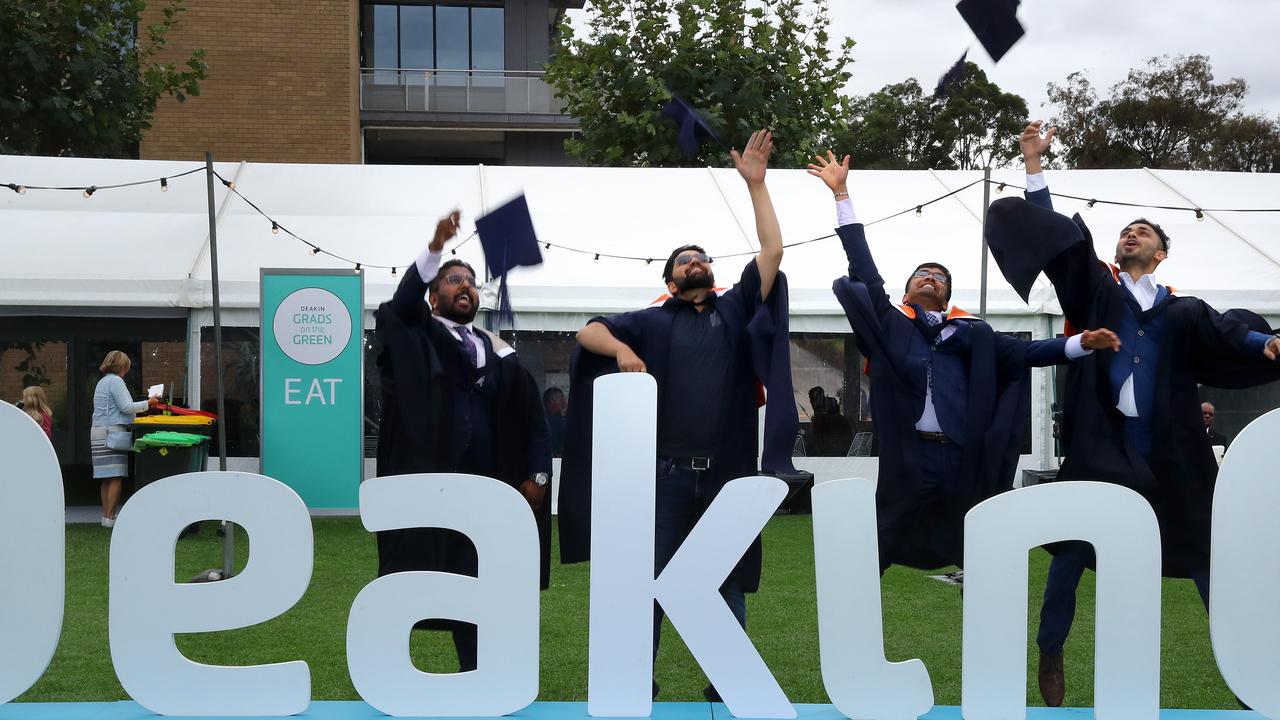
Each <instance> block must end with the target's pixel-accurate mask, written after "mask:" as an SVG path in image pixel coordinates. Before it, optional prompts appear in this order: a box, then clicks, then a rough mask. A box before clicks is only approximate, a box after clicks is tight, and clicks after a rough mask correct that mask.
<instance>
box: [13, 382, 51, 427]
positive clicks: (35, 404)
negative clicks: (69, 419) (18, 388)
mask: <svg viewBox="0 0 1280 720" xmlns="http://www.w3.org/2000/svg"><path fill="white" fill-rule="evenodd" d="M18 407H20V408H22V409H23V411H24V412H26V413H27V414H28V415H30V416H31V419H32V420H35V421H36V424H37V425H39V426H40V429H41V430H43V431H44V434H45V435H46V436H47V437H48V438H49V440H53V410H52V409H51V408H50V407H49V398H48V397H46V396H45V394H44V388H42V387H40V386H39V385H32V386H30V387H25V388H23V389H22V402H21V403H19V405H18Z"/></svg>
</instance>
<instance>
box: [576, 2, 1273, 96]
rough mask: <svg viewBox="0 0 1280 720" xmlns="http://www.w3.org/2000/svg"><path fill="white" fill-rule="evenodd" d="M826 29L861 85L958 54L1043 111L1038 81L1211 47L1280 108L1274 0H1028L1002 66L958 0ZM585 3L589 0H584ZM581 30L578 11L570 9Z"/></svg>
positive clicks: (1115, 71) (1105, 74)
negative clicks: (1018, 36) (843, 45)
mask: <svg viewBox="0 0 1280 720" xmlns="http://www.w3.org/2000/svg"><path fill="white" fill-rule="evenodd" d="M828 2H829V7H830V9H831V19H832V24H833V26H832V28H831V29H830V31H831V35H832V36H833V37H837V36H838V37H845V36H847V37H851V38H853V39H854V40H855V41H857V45H856V46H855V47H854V49H853V58H854V61H855V62H854V64H853V67H852V72H853V79H852V80H851V82H850V83H849V86H848V90H849V92H850V93H853V94H859V95H861V94H866V93H868V92H872V91H875V90H878V89H880V88H881V87H883V86H884V85H887V84H889V83H895V82H900V81H902V80H905V79H906V78H909V77H914V78H916V79H917V80H919V81H920V84H921V85H922V86H923V87H924V88H925V89H926V91H931V90H932V88H933V86H934V85H935V84H937V81H938V77H939V76H941V75H942V73H943V72H945V71H946V70H947V68H949V67H951V65H952V63H954V62H955V61H956V59H958V58H959V57H960V53H962V52H964V51H965V49H966V48H968V47H969V46H970V44H973V48H972V49H971V50H970V51H969V59H970V60H973V61H974V62H976V63H977V64H978V65H979V66H981V67H982V69H983V70H985V71H986V73H987V76H988V77H990V78H991V79H992V80H994V81H995V82H996V83H997V84H998V85H1000V87H1001V88H1003V89H1005V90H1007V91H1011V92H1015V93H1017V94H1019V95H1021V96H1022V97H1024V98H1025V99H1026V100H1027V108H1028V110H1029V111H1030V112H1031V114H1032V115H1033V116H1034V117H1037V118H1039V117H1044V118H1046V119H1047V116H1048V115H1050V113H1051V109H1050V108H1048V107H1047V106H1042V104H1043V103H1046V100H1047V98H1046V96H1045V84H1046V83H1048V82H1050V81H1055V82H1062V81H1063V80H1065V79H1066V77H1067V75H1068V74H1070V73H1072V72H1074V71H1076V70H1087V71H1088V73H1089V78H1090V79H1091V80H1092V81H1093V83H1094V86H1095V87H1096V88H1098V90H1099V92H1100V94H1102V95H1105V94H1106V91H1107V89H1108V88H1110V86H1111V85H1112V84H1113V83H1115V82H1118V81H1120V80H1123V79H1124V77H1125V75H1126V74H1127V73H1128V71H1129V69H1130V68H1132V67H1137V66H1141V65H1144V64H1145V63H1146V58H1149V57H1151V56H1153V55H1166V54H1168V55H1190V54H1193V53H1200V54H1204V55H1208V56H1209V60H1210V62H1211V63H1212V64H1213V70H1214V77H1215V78H1216V79H1217V80H1219V81H1222V80H1226V79H1228V78H1232V77H1242V78H1244V79H1245V80H1246V81H1248V83H1249V94H1248V95H1247V96H1245V109H1246V110H1247V111H1248V112H1262V113H1265V114H1267V115H1269V116H1272V117H1275V116H1277V115H1280V0H1196V1H1194V2H1192V0H1025V1H1024V2H1023V3H1022V5H1021V7H1020V8H1019V10H1018V18H1019V19H1020V20H1021V21H1022V26H1023V27H1024V28H1026V31H1027V33H1026V35H1024V36H1023V37H1022V40H1021V41H1019V42H1018V44H1017V45H1014V46H1013V49H1012V50H1010V51H1009V52H1008V54H1006V55H1005V56H1004V58H1002V59H1001V61H1000V64H999V65H995V64H993V63H992V62H991V58H990V57H989V56H988V55H987V53H986V51H985V50H983V49H982V46H981V45H978V44H977V43H976V42H975V41H974V39H973V33H972V31H970V30H969V26H968V25H966V24H965V22H964V20H963V19H962V18H961V17H960V13H958V12H956V9H955V0H828ZM588 7H590V2H588ZM570 15H571V17H572V18H573V20H574V22H575V23H576V24H577V26H578V27H579V28H580V29H581V27H582V25H583V13H582V11H571V13H570Z"/></svg>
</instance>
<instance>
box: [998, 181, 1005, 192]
mask: <svg viewBox="0 0 1280 720" xmlns="http://www.w3.org/2000/svg"><path fill="white" fill-rule="evenodd" d="M1004 186H1005V183H1000V184H999V185H997V186H996V192H997V193H1002V192H1004Z"/></svg>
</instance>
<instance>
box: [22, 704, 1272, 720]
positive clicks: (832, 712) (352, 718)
mask: <svg viewBox="0 0 1280 720" xmlns="http://www.w3.org/2000/svg"><path fill="white" fill-rule="evenodd" d="M795 708H796V713H797V715H799V718H798V720H842V719H843V718H844V716H843V715H841V714H840V711H838V710H836V709H835V706H833V705H819V704H797V705H796V706H795ZM157 717H159V716H158V715H155V714H153V713H151V712H150V711H148V710H146V709H145V708H143V707H142V706H140V705H138V704H137V703H135V702H129V701H125V702H78V703H9V704H7V705H0V720H151V719H152V718H157ZM293 717H295V718H299V719H300V720H381V719H382V718H386V717H387V716H386V715H383V714H382V713H380V712H378V711H377V710H374V709H373V708H371V707H369V706H368V705H366V704H365V703H362V702H357V701H333V700H318V701H316V702H313V703H311V705H310V707H308V708H307V711H306V712H304V713H302V714H301V715H294V716H293ZM506 717H509V718H517V719H520V720H590V716H589V715H587V704H586V703H582V702H536V703H534V704H532V705H530V706H529V707H527V708H525V709H524V710H521V711H520V712H518V713H515V714H513V715H508V716H506ZM650 717H652V718H653V720H731V719H732V718H733V715H731V714H729V710H728V709H727V708H726V707H725V706H724V705H722V704H720V703H705V702H684V703H674V702H658V703H654V704H653V714H652V715H651V716H650ZM1092 717H1093V710H1092V709H1090V708H1042V707H1031V708H1027V720H1089V718H1092ZM1261 717H1262V716H1261V715H1258V714H1257V713H1255V712H1252V711H1248V710H1161V711H1160V720H1248V719H1251V718H1261ZM205 720H220V719H218V718H213V719H210V718H205ZM227 720H231V719H230V718H227ZM235 720H253V718H244V717H241V718H236V719H235ZM473 720H474V719H473ZM922 720H961V716H960V708H959V707H956V706H953V705H939V706H937V707H935V708H934V709H933V710H930V711H929V712H928V713H927V714H925V715H924V716H922Z"/></svg>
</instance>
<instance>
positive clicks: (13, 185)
mask: <svg viewBox="0 0 1280 720" xmlns="http://www.w3.org/2000/svg"><path fill="white" fill-rule="evenodd" d="M7 187H8V188H9V189H10V190H12V191H14V192H16V193H18V194H19V195H25V194H27V188H26V186H25V185H18V184H17V183H9V184H8V185H7Z"/></svg>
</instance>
